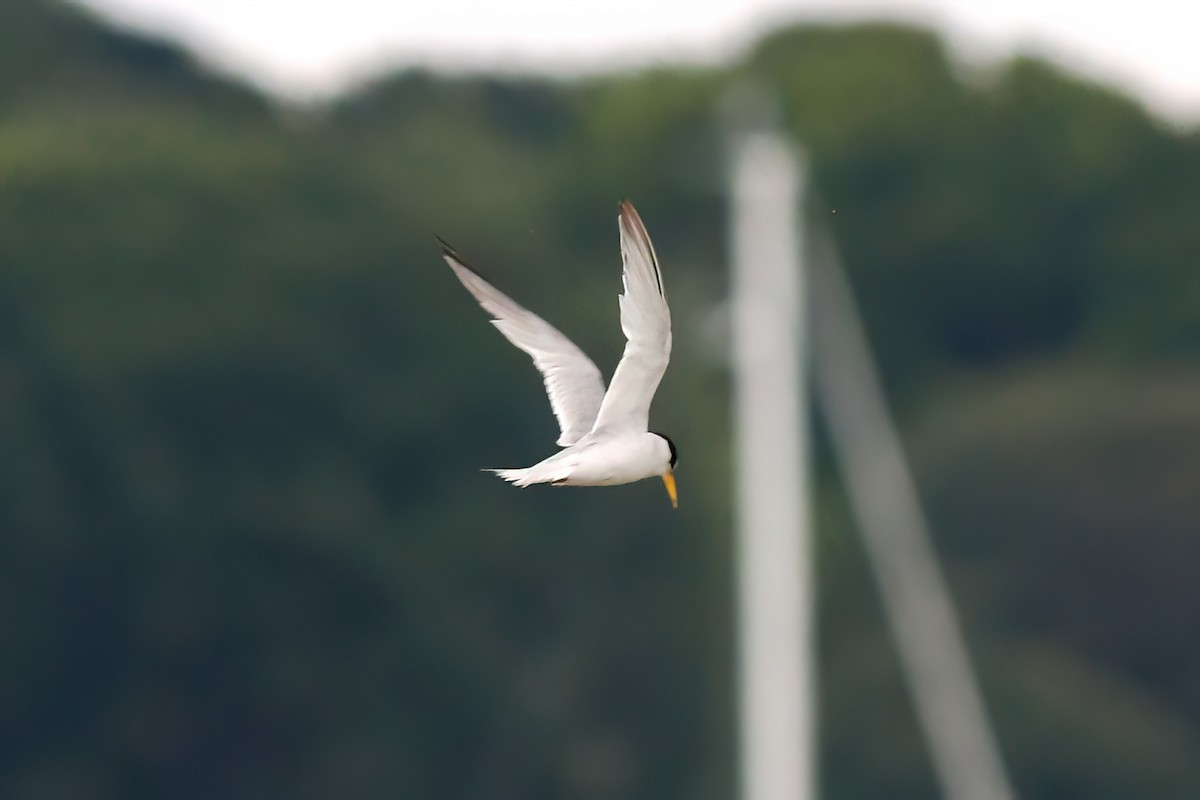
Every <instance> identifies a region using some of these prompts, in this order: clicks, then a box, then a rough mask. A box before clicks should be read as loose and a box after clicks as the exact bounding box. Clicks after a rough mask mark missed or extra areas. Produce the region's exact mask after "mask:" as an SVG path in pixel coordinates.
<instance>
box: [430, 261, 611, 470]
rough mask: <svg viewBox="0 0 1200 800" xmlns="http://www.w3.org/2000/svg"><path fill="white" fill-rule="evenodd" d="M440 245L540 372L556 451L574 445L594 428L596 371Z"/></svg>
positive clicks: (599, 382) (600, 388)
mask: <svg viewBox="0 0 1200 800" xmlns="http://www.w3.org/2000/svg"><path fill="white" fill-rule="evenodd" d="M439 241H441V240H440V239H439ZM441 244H442V257H443V258H444V259H445V260H446V263H447V264H449V265H450V269H452V270H454V274H455V275H457V276H458V279H459V280H460V281H461V282H462V285H463V286H465V287H466V288H467V291H469V292H470V293H471V294H472V295H474V296H475V299H476V300H478V301H479V305H481V306H483V308H484V310H486V311H487V312H488V313H489V314H491V315H492V317H493V319H492V324H493V325H495V326H496V328H497V329H498V330H499V331H500V332H501V333H502V334H504V336H505V337H506V338H507V339H508V340H509V341H510V342H512V343H513V344H514V345H516V346H517V347H518V348H520V349H521V350H524V351H525V352H526V353H528V354H529V355H530V356H531V357H532V358H533V364H534V366H536V367H537V368H538V371H539V372H541V373H542V379H543V381H544V382H545V384H546V394H547V395H549V397H550V407H551V409H553V411H554V416H555V417H556V418H557V419H558V427H559V429H560V431H561V434H562V435H560V436H559V437H558V444H559V446H561V447H566V446H567V445H571V444H574V443H575V442H577V441H578V440H579V439H580V438H581V437H582V436H583V435H584V434H586V433H587V432H588V431H590V430H591V429H592V426H593V424H594V423H595V420H596V414H597V412H598V411H599V409H600V403H601V401H602V400H603V398H604V378H603V377H602V376H601V375H600V370H599V369H597V368H596V365H595V364H594V363H592V360H591V359H590V358H588V357H587V355H586V354H585V353H584V352H583V351H582V350H580V349H579V348H578V347H577V346H576V345H575V343H574V342H572V341H571V340H570V339H568V338H567V337H566V336H564V335H563V334H562V333H561V332H559V330H558V329H557V328H555V327H554V326H553V325H551V324H550V323H548V322H546V321H545V320H544V319H542V318H541V317H539V316H538V315H537V314H534V313H533V312H531V311H528V310H526V309H525V308H524V307H522V306H521V305H520V304H519V303H517V302H516V301H515V300H513V299H512V298H510V297H509V296H508V295H506V294H504V293H503V292H501V291H500V290H499V289H497V288H496V287H495V286H492V285H491V284H490V283H488V282H487V281H486V280H484V279H483V277H481V276H480V275H479V273H478V272H476V271H475V270H473V269H471V268H470V267H469V266H467V265H466V264H465V263H464V262H463V260H462V258H461V257H460V256H459V255H458V253H456V252H455V251H454V248H452V247H450V246H449V245H448V244H446V243H445V242H441Z"/></svg>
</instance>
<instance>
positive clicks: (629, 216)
mask: <svg viewBox="0 0 1200 800" xmlns="http://www.w3.org/2000/svg"><path fill="white" fill-rule="evenodd" d="M617 211H618V214H617V217H618V219H619V220H621V221H622V222H623V223H624V224H626V225H628V226H629V228H630V230H631V232H633V233H635V234H636V235H637V236H638V237H639V238H641V239H642V240H643V241H644V242H645V243H646V250H647V253H648V254H649V256H650V266H651V267H652V268H653V269H654V282H655V283H656V284H657V285H658V294H659V296H661V297H664V298H665V297H666V296H667V293H666V292H665V291H664V290H663V280H662V270H661V269H660V267H659V266H658V254H657V253H656V252H654V243H653V242H651V241H650V232H649V231H648V230H646V223H644V222H642V215H641V214H639V213H638V212H637V209H636V208H634V207H633V203H631V202H629V198H624V199H622V200H621V202H619V203H617Z"/></svg>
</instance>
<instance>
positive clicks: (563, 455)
mask: <svg viewBox="0 0 1200 800" xmlns="http://www.w3.org/2000/svg"><path fill="white" fill-rule="evenodd" d="M670 460H671V450H670V446H669V445H668V444H667V440H666V439H664V438H663V437H661V436H659V435H658V434H657V433H650V432H648V431H641V432H638V431H629V432H626V433H619V434H615V435H605V434H604V433H603V432H602V431H601V432H599V433H598V434H597V435H594V436H593V435H592V434H590V433H589V434H588V435H587V436H584V437H583V438H582V439H580V440H579V441H578V442H576V443H575V444H573V445H571V446H570V447H567V448H565V449H563V450H560V451H558V452H557V453H555V454H554V455H552V456H550V457H549V458H547V459H545V460H544V461H539V462H538V463H537V464H534V465H533V466H532V467H527V468H525V469H494V470H491V472H494V473H496V474H497V475H499V476H500V477H501V478H504V480H506V481H510V482H511V483H512V484H513V485H514V486H530V485H532V484H535V483H552V484H554V485H555V486H615V485H616V484H619V483H633V482H634V481H640V480H643V479H644V478H655V477H658V476H660V475H662V474H663V465H664V464H667V463H669V462H670Z"/></svg>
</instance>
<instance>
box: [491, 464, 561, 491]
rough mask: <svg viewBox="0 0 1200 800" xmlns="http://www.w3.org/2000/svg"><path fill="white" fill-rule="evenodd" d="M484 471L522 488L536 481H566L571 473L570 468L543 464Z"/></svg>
mask: <svg viewBox="0 0 1200 800" xmlns="http://www.w3.org/2000/svg"><path fill="white" fill-rule="evenodd" d="M539 467H540V468H539ZM484 472H491V473H493V474H495V475H499V476H500V477H501V478H503V479H504V480H506V481H508V482H509V483H511V484H512V485H513V486H519V487H521V488H522V489H524V488H525V487H526V486H533V485H534V484H535V483H560V482H562V481H565V480H566V479H567V478H568V477H569V474H570V471H569V470H563V469H562V468H558V469H555V468H553V467H551V468H549V469H547V468H545V467H541V465H536V466H532V467H526V468H524V469H485V470H484Z"/></svg>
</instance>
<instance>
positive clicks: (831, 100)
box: [0, 0, 1200, 800]
mask: <svg viewBox="0 0 1200 800" xmlns="http://www.w3.org/2000/svg"><path fill="white" fill-rule="evenodd" d="M750 79H753V80H756V81H758V82H759V83H761V84H762V85H765V86H771V87H774V89H775V90H776V91H777V92H778V97H779V100H780V104H781V114H782V118H783V121H784V124H785V125H786V126H787V127H788V129H789V130H791V131H792V132H793V133H794V134H795V135H796V137H797V139H798V140H799V141H800V142H801V143H802V144H803V146H804V147H805V148H806V151H807V153H808V157H809V159H810V167H811V170H812V174H813V193H812V196H811V201H810V203H809V207H808V216H809V217H810V219H811V221H812V223H813V224H814V225H818V226H821V227H824V228H826V229H828V230H829V231H830V232H831V233H832V234H833V235H834V237H835V238H836V241H837V243H838V246H839V248H840V250H841V253H842V256H843V259H844V261H845V262H846V265H847V268H848V270H849V271H850V274H851V278H852V280H853V283H854V285H855V288H856V290H857V291H858V293H859V296H860V300H861V303H862V305H863V308H864V312H865V314H866V315H867V323H868V327H869V328H870V332H871V335H872V339H873V342H874V344H875V346H876V348H877V351H878V356H879V359H880V362H881V366H882V369H883V371H884V377H885V381H886V384H887V387H888V390H889V393H890V399H891V400H892V401H893V404H894V407H895V409H896V410H897V413H898V415H899V420H900V423H901V427H902V432H903V435H904V438H905V442H906V444H907V445H908V446H909V448H910V452H911V455H912V458H913V460H914V465H915V467H916V470H917V481H918V483H919V485H920V489H921V491H922V495H923V498H924V500H925V501H926V503H927V510H928V512H929V515H930V518H931V521H932V524H933V527H934V531H935V535H936V538H937V544H938V547H939V550H940V552H941V553H942V555H943V556H944V557H945V566H946V569H947V571H948V575H949V578H950V582H951V585H952V587H953V589H954V591H955V595H956V600H957V601H958V602H959V604H960V612H961V614H962V618H963V623H964V626H965V628H966V630H967V633H968V636H969V639H970V644H971V647H972V654H973V656H974V659H975V661H976V663H977V665H978V667H979V670H980V675H981V679H982V681H983V686H984V690H985V693H986V696H987V700H988V703H989V706H990V708H991V710H992V711H993V716H994V718H995V722H996V726H997V735H998V737H999V739H1000V741H1001V744H1002V746H1003V748H1004V750H1005V754H1006V756H1007V757H1008V759H1009V761H1010V763H1011V767H1012V771H1013V774H1014V780H1015V782H1016V784H1017V787H1018V789H1019V791H1020V793H1021V796H1022V797H1024V798H1045V799H1047V800H1053V799H1057V798H1063V799H1064V800H1066V799H1068V798H1088V799H1089V800H1129V798H1155V799H1156V800H1161V799H1164V798H1180V799H1181V800H1182V799H1183V798H1194V797H1197V796H1200V682H1197V679H1196V674H1197V667H1198V665H1200V638H1197V637H1196V636H1195V631H1194V628H1195V620H1196V618H1197V617H1198V616H1200V583H1198V582H1197V581H1196V580H1195V579H1194V576H1193V571H1194V569H1193V565H1195V564H1197V563H1200V522H1198V520H1200V491H1197V486H1200V360H1198V359H1200V269H1198V266H1200V225H1198V224H1197V220H1200V135H1198V134H1197V133H1196V131H1195V130H1192V131H1184V130H1177V129H1171V128H1169V127H1168V126H1166V125H1165V124H1162V123H1160V122H1158V121H1156V120H1155V119H1153V118H1152V117H1150V116H1148V115H1147V113H1146V112H1145V111H1144V110H1143V109H1142V108H1141V107H1140V106H1139V105H1138V104H1137V103H1136V102H1135V101H1134V100H1132V99H1130V98H1128V97H1123V96H1121V95H1118V94H1115V93H1114V92H1112V91H1110V90H1108V89H1106V88H1104V87H1101V86H1096V85H1092V84H1088V83H1085V82H1082V81H1080V80H1078V79H1076V78H1074V77H1071V76H1068V75H1066V74H1064V73H1062V72H1060V71H1058V70H1057V69H1056V68H1055V67H1053V66H1051V65H1048V64H1046V63H1043V62H1040V61H1036V60H1030V59H1018V60H1014V61H1012V62H1010V63H1006V64H1003V65H1000V66H999V67H998V68H996V69H995V70H993V71H990V72H988V73H987V74H976V73H973V72H970V71H969V70H965V69H964V68H963V67H962V66H961V65H959V64H956V63H954V62H953V61H952V60H951V59H950V57H949V55H948V54H947V51H946V50H945V49H944V48H943V46H942V44H941V43H940V42H939V40H938V39H937V38H936V37H935V36H934V35H933V34H931V33H928V32H925V31H922V30H917V29H911V28H904V27H897V26H893V25H858V26H853V27H840V28H839V27H805V28H796V29H788V30H782V31H779V32H777V33H776V34H774V35H772V36H770V37H768V38H767V39H765V40H763V41H762V42H760V43H759V44H758V46H757V47H755V48H754V49H753V50H752V51H751V52H749V53H748V55H747V56H746V58H745V59H744V61H742V62H741V63H738V64H734V65H730V66H729V67H728V68H726V69H721V70H700V69H695V68H678V69H673V68H667V67H664V68H661V69H656V70H653V71H647V72H641V73H636V74H624V73H622V74H614V75H611V76H605V77H596V78H587V79H574V80H570V81H567V80H550V79H543V78H514V77H504V78H497V77H492V76H485V75H480V76H472V77H447V76H442V75H438V74H433V73H426V72H420V71H411V72H405V73H402V74H397V75H391V76H385V77H381V78H380V79H378V80H377V81H376V82H374V83H372V84H370V85H367V86H363V87H361V88H360V89H359V90H358V91H356V92H354V93H352V94H350V95H347V96H345V97H342V98H339V99H338V100H337V101H336V102H333V103H331V104H328V105H326V106H321V107H317V108H290V107H286V106H283V105H281V104H280V103H279V102H278V101H274V100H272V99H271V98H267V97H263V96H260V95H258V94H256V93H255V92H254V91H253V90H251V89H248V88H245V87H242V86H240V85H237V84H234V83H231V82H230V81H229V80H227V79H224V78H219V77H214V76H211V75H208V74H205V73H204V72H203V70H201V69H200V68H199V67H197V66H196V65H195V64H194V63H193V61H192V59H191V58H190V57H189V56H188V55H187V54H186V53H184V52H182V51H180V50H178V49H177V48H175V47H174V46H173V45H170V44H167V43H163V42H150V41H145V40H143V39H140V38H137V37H135V36H132V35H130V34H128V33H121V32H114V31H112V30H108V29H106V28H105V27H104V26H103V25H102V24H100V23H99V22H98V21H96V20H94V19H92V18H91V17H89V16H87V15H85V14H83V13H82V12H79V11H76V10H74V9H73V7H71V6H65V5H62V4H60V3H56V2H47V1H46V0H43V2H29V3H26V4H23V5H21V4H13V3H9V4H4V5H0V797H4V798H12V800H40V799H41V798H59V799H61V800H90V799H91V798H110V797H120V798H135V799H136V798H163V797H172V798H216V797H219V798H225V799H227V800H238V799H239V798H246V799H249V798H263V797H288V798H313V799H314V800H315V799H316V798H329V797H349V798H374V797H379V798H384V797H386V798H397V797H402V798H431V799H433V798H437V800H443V799H444V798H488V799H489V800H496V799H499V800H504V798H513V800H516V799H517V798H520V799H521V800H537V799H539V798H544V799H545V800H552V799H553V800H558V799H559V798H581V799H582V800H587V799H588V798H594V799H595V800H601V799H602V798H629V799H631V800H634V799H637V798H644V799H645V800H671V799H672V798H679V800H684V798H688V799H689V800H690V799H692V798H699V799H700V800H723V799H724V798H728V797H730V796H732V794H733V792H734V786H735V770H736V761H735V752H734V741H735V740H734V733H733V729H732V725H733V722H734V719H735V713H734V709H733V664H732V655H731V643H732V612H731V609H730V604H731V588H732V587H731V580H732V573H733V543H732V539H731V505H730V503H731V501H730V498H729V492H730V490H729V469H730V459H729V453H730V441H729V430H728V422H727V420H728V417H729V408H728V401H729V392H728V388H727V383H728V373H727V368H726V365H725V363H724V361H723V353H724V351H725V348H724V346H723V342H721V341H720V337H721V334H720V333H719V331H720V330H721V326H720V324H718V323H714V319H717V318H718V316H719V314H718V311H717V310H718V309H719V307H720V304H721V303H722V301H723V298H724V296H725V292H726V284H727V279H726V275H725V262H726V249H727V244H726V241H725V238H724V216H725V209H726V205H725V203H726V200H725V195H724V190H723V187H722V184H723V181H724V173H725V165H724V161H723V158H724V156H723V144H724V142H723V132H722V129H721V127H720V121H719V113H718V110H717V109H718V106H719V104H720V101H721V98H722V97H724V96H725V95H726V92H727V91H728V90H729V88H730V87H731V86H733V85H735V84H742V83H744V82H746V81H747V80H750ZM622 197H629V198H631V199H633V201H634V202H635V203H637V205H638V208H639V210H640V211H641V213H642V216H643V217H644V218H645V220H646V223H647V225H648V227H649V229H650V232H651V234H652V235H653V236H654V241H655V245H656V248H657V250H658V253H659V255H660V257H661V260H662V262H663V270H664V277H665V281H666V283H667V286H668V292H669V294H670V297H671V302H672V311H673V315H674V325H675V351H674V356H673V361H672V366H671V369H670V371H669V372H668V374H667V377H666V379H665V381H664V383H663V386H662V388H661V390H660V392H659V395H658V398H657V400H656V404H655V407H654V410H653V412H652V422H653V424H654V425H655V427H656V428H657V429H660V430H665V431H667V432H669V433H670V434H671V436H672V438H673V439H674V440H675V441H676V442H677V443H678V444H679V448H680V468H679V472H678V480H679V486H680V509H679V511H678V512H673V511H672V510H671V508H670V505H669V503H668V502H667V501H666V499H665V497H664V496H663V494H662V491H661V487H660V486H654V485H652V484H651V483H648V482H647V483H641V484H634V485H630V486H624V487H616V488H612V489H605V490H550V489H544V488H543V489H530V490H528V491H517V490H514V489H512V488H511V487H509V486H507V485H504V484H503V483H502V482H500V481H498V480H496V479H495V478H494V477H492V476H490V475H487V474H484V473H480V472H479V471H478V469H479V468H480V467H493V466H524V465H528V464H530V463H532V462H533V461H535V460H537V459H540V458H542V457H544V456H546V455H548V454H549V453H550V452H551V450H552V444H551V443H552V441H553V439H554V436H555V433H556V429H555V424H554V420H553V417H552V416H551V414H550V410H549V407H548V404H547V403H546V402H545V400H544V396H543V394H542V390H541V381H540V379H539V377H538V375H537V374H536V372H535V371H534V370H533V368H532V367H530V366H529V365H528V363H527V359H526V358H525V357H524V356H523V355H522V354H521V353H519V352H517V351H515V350H514V349H513V348H512V347H511V346H510V345H509V344H508V343H506V342H505V341H503V339H502V337H500V336H498V335H497V334H496V333H495V332H494V331H493V330H492V329H491V328H490V327H489V326H488V325H487V324H486V322H485V315H484V314H483V312H481V311H480V310H479V309H478V308H477V307H476V305H475V303H474V301H473V300H471V298H470V297H469V296H468V295H467V294H466V293H465V292H464V291H463V290H462V288H461V287H460V286H458V285H457V283H456V282H455V281H454V279H453V276H452V275H451V274H450V273H449V272H448V270H446V268H445V267H444V265H443V264H442V263H441V261H440V259H439V258H438V249H437V243H436V240H435V238H434V237H435V234H436V235H440V236H442V237H445V238H446V239H448V240H449V241H451V242H453V243H454V244H455V245H456V246H457V247H458V248H459V249H460V250H461V251H462V252H463V253H464V255H466V256H467V257H468V258H470V259H472V260H473V261H475V262H477V263H478V265H479V266H480V267H481V268H483V269H484V270H485V271H486V272H487V274H489V275H491V276H493V277H495V278H496V280H497V282H498V283H500V284H501V285H502V286H505V287H506V288H508V289H509V290H511V292H512V293H513V294H514V295H515V296H516V297H518V298H520V299H521V300H522V301H523V302H524V303H526V304H527V305H528V306H529V307H531V308H532V309H533V310H535V311H538V312H541V313H543V314H544V315H545V316H546V317H547V318H548V319H549V320H550V321H551V322H552V323H554V324H557V325H559V326H560V327H562V328H563V330H564V332H566V333H567V334H568V335H569V336H571V337H572V338H574V339H575V340H576V341H577V342H578V343H579V344H580V346H581V347H583V348H584V349H585V350H586V351H588V352H589V353H591V354H593V355H594V356H595V357H596V360H597V362H598V363H599V365H600V366H601V368H602V370H604V371H606V372H607V371H609V370H611V368H612V367H613V366H614V365H615V363H616V361H617V359H618V357H619V355H620V352H621V347H622V345H623V342H622V340H621V337H620V334H619V331H618V328H617V324H616V323H617V306H616V294H617V291H618V290H619V287H620V282H619V277H618V276H619V265H620V262H619V256H618V251H617V231H616V224H615V210H616V203H617V201H618V200H619V199H620V198H622ZM597 298H601V299H600V300H599V301H598V300H597ZM819 460H820V463H819V470H818V496H819V499H820V501H821V508H820V512H819V521H820V531H819V553H818V556H819V566H818V572H819V579H820V587H819V594H820V603H821V612H820V613H821V619H820V625H821V644H822V653H821V662H822V664H821V678H820V681H821V704H822V708H821V715H822V720H821V725H822V773H823V777H822V780H823V785H824V791H823V796H824V797H826V798H828V799H829V800H875V799H876V798H924V797H934V796H936V792H937V789H936V786H935V784H934V781H933V776H932V772H931V769H930V767H929V763H928V758H927V755H926V753H925V749H924V745H923V744H922V740H921V736H920V733H919V731H918V729H917V727H916V724H915V721H914V717H913V714H912V710H911V706H910V703H909V700H908V698H907V694H906V692H905V690H904V687H903V684H902V680H901V676H900V674H899V672H898V667H897V661H896V657H895V655H894V651H893V648H892V645H891V641H890V638H889V635H888V632H887V630H886V629H885V627H884V624H883V619H882V615H881V610H880V608H879V605H878V599H877V595H876V591H875V588H874V586H873V585H872V582H871V577H870V574H869V572H868V570H867V568H866V565H865V563H864V561H863V556H862V553H861V549H860V547H859V544H858V541H857V538H856V533H855V532H854V530H853V528H852V527H851V526H850V524H849V521H848V515H847V514H846V512H845V508H844V501H843V499H842V495H841V490H840V487H839V484H838V481H837V475H836V473H835V472H834V471H833V470H832V467H831V465H830V464H829V463H828V461H827V459H826V454H825V452H824V451H823V450H822V451H821V452H820V453H819Z"/></svg>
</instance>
